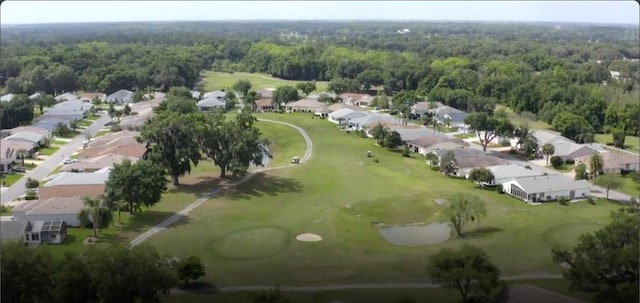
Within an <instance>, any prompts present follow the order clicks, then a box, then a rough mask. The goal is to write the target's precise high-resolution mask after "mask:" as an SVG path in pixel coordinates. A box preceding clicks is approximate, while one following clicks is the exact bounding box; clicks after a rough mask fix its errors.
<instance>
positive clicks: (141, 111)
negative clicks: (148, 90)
mask: <svg viewBox="0 0 640 303" xmlns="http://www.w3.org/2000/svg"><path fill="white" fill-rule="evenodd" d="M158 94H161V96H159V95H158ZM154 97H156V98H155V99H152V100H151V101H143V102H138V103H134V104H131V112H136V113H137V114H136V115H132V116H125V117H122V119H120V127H122V129H127V130H139V129H142V126H143V125H144V123H145V122H146V121H147V120H148V119H150V118H151V117H153V116H154V115H155V113H154V112H153V109H154V108H156V107H158V106H159V105H160V104H161V103H162V102H163V99H164V94H162V93H155V96H154Z"/></svg>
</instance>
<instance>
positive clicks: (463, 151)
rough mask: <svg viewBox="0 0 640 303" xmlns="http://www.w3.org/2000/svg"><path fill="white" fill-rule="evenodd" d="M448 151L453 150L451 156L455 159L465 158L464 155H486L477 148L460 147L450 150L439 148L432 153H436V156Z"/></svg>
mask: <svg viewBox="0 0 640 303" xmlns="http://www.w3.org/2000/svg"><path fill="white" fill-rule="evenodd" d="M448 151H451V152H453V156H454V157H455V158H456V160H458V159H461V158H465V157H473V156H480V155H486V154H485V153H484V152H483V151H481V150H477V149H475V148H460V149H451V150H445V149H440V150H434V151H433V153H435V154H436V155H438V157H442V156H444V155H445V154H446V153H447V152H448Z"/></svg>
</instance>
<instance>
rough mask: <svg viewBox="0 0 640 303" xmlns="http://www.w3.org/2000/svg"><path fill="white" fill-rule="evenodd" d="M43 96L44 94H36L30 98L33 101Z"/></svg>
mask: <svg viewBox="0 0 640 303" xmlns="http://www.w3.org/2000/svg"><path fill="white" fill-rule="evenodd" d="M42 96H44V93H35V94H33V95H31V96H29V99H31V100H33V99H36V98H42Z"/></svg>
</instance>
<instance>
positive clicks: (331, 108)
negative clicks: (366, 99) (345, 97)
mask: <svg viewBox="0 0 640 303" xmlns="http://www.w3.org/2000/svg"><path fill="white" fill-rule="evenodd" d="M344 108H348V109H351V110H354V111H362V112H363V111H364V109H363V108H362V107H360V106H356V105H351V104H345V103H335V104H331V105H329V106H327V109H328V110H329V111H332V112H334V111H338V110H340V109H344Z"/></svg>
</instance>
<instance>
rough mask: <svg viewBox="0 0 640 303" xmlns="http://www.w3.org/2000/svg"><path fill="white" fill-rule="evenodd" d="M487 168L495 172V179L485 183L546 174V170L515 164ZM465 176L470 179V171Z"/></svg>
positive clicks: (497, 182) (499, 182) (498, 182)
mask: <svg viewBox="0 0 640 303" xmlns="http://www.w3.org/2000/svg"><path fill="white" fill-rule="evenodd" d="M485 168H486V169H488V170H490V171H491V173H492V174H493V180H491V182H488V183H486V184H485V185H496V184H502V183H504V182H507V181H509V180H511V179H513V178H523V177H535V176H543V175H545V173H544V172H541V171H537V170H534V169H532V168H526V167H524V166H520V165H514V164H505V165H493V166H485ZM465 176H466V178H467V179H468V178H469V172H467V173H466V174H465Z"/></svg>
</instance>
